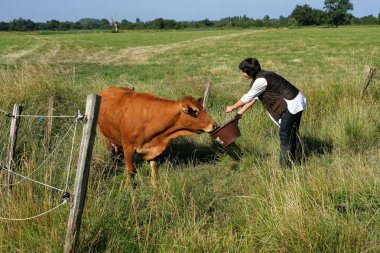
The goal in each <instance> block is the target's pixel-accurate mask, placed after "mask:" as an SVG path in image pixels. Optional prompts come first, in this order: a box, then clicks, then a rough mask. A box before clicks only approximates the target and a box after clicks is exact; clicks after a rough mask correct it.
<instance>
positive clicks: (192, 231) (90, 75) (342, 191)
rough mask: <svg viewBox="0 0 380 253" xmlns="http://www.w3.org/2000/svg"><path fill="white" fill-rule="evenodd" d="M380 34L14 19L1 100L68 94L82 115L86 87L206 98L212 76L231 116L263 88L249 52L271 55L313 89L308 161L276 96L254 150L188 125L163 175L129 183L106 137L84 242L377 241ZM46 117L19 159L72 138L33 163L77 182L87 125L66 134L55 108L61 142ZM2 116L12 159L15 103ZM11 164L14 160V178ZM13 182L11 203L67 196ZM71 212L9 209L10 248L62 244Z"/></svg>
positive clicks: (26, 162) (109, 248)
mask: <svg viewBox="0 0 380 253" xmlns="http://www.w3.org/2000/svg"><path fill="white" fill-rule="evenodd" d="M379 45H380V30H379V29H378V27H374V26H371V27H343V28H338V29H321V28H303V29H268V30H220V31H181V32H178V31H165V32H154V31H127V32H122V33H118V34H113V33H57V34H55V33H54V34H39V33H0V60H1V62H2V65H0V94H1V95H0V96H1V99H0V108H1V109H3V110H6V111H11V109H12V106H13V104H14V103H21V104H23V105H24V113H25V114H44V113H46V106H47V99H48V97H49V96H51V95H54V96H55V98H56V103H55V113H56V114H64V115H67V114H69V115H71V114H74V113H75V112H76V111H77V110H78V109H79V110H81V111H82V112H84V105H85V98H86V95H87V94H90V93H97V92H98V91H100V90H101V89H103V88H105V87H107V86H111V85H119V86H133V87H135V89H136V90H138V91H148V92H153V93H155V94H157V95H159V96H163V97H166V98H170V99H180V98H182V97H183V96H185V95H192V96H194V97H200V96H202V95H203V92H204V88H205V86H206V84H207V82H208V81H211V82H212V83H213V86H212V89H211V95H210V98H209V105H208V111H209V114H210V115H211V116H212V117H213V118H214V119H215V120H216V121H218V122H220V123H223V122H226V121H227V120H228V119H230V118H231V117H232V116H231V115H226V114H225V113H224V109H225V107H226V106H227V105H229V104H232V103H234V102H235V101H236V100H237V99H238V98H240V96H241V95H242V94H243V93H244V92H246V91H247V90H248V89H249V84H248V82H247V81H246V80H245V79H243V78H242V77H241V74H240V72H239V70H238V67H237V66H238V64H239V63H240V61H241V60H242V59H244V58H246V57H250V56H253V57H257V58H258V59H259V60H260V62H261V64H262V67H263V68H264V69H268V70H273V71H276V72H278V73H280V74H282V75H283V76H285V77H286V78H287V79H288V80H289V81H291V82H292V83H294V84H295V85H296V86H297V87H298V88H300V90H301V91H302V93H303V94H304V95H305V96H306V97H307V100H308V107H307V110H306V111H305V113H304V115H303V119H302V123H301V138H302V143H303V147H304V160H305V162H304V163H303V164H302V165H301V166H297V167H294V168H292V169H291V170H286V171H283V170H281V169H280V168H279V167H278V152H279V140H278V129H277V128H276V127H275V126H274V125H273V123H272V122H271V121H270V119H269V118H268V117H267V115H266V112H265V111H264V110H263V108H262V106H261V105H255V106H254V108H252V109H251V110H249V111H247V112H246V114H245V115H244V117H243V119H242V120H241V121H240V123H239V124H240V129H241V132H242V136H241V137H240V138H239V139H238V140H237V141H236V144H237V146H238V147H239V148H240V150H241V151H240V159H239V160H234V159H233V157H232V156H230V155H229V154H231V150H230V151H228V150H223V149H222V148H220V147H219V146H218V144H216V143H215V142H213V141H212V140H211V139H210V137H209V136H208V135H200V136H195V137H182V138H178V139H176V140H173V141H172V142H171V145H170V147H169V149H168V151H167V152H166V153H165V158H164V159H162V161H161V163H160V170H159V173H160V177H159V180H158V186H157V187H156V188H154V187H152V186H151V185H150V182H149V175H150V168H149V165H148V164H147V163H144V162H142V161H139V162H138V164H137V166H138V173H137V177H136V182H137V187H136V188H134V189H132V188H128V189H126V188H125V187H124V180H125V168H124V164H123V163H122V162H118V163H117V162H115V161H112V160H111V159H110V156H109V154H108V151H107V149H106V147H105V146H104V144H103V143H102V141H101V138H100V137H97V139H96V145H95V149H94V153H93V160H92V166H91V175H90V182H89V190H88V196H87V200H86V207H85V210H84V215H83V224H82V228H81V234H80V242H79V251H80V252H378V251H379V250H380V248H379V245H380V232H379V231H380V219H379V217H380V216H379V213H380V201H379V195H380V188H379V183H380V177H379V168H380V166H379V164H380V153H379V152H380V145H379V144H380V139H379V136H380V135H379V134H380V123H379V122H380V104H379V99H380V81H379V79H374V80H373V81H372V82H371V84H370V86H369V88H368V90H367V92H366V94H364V96H362V85H363V83H364V81H365V78H366V76H367V73H368V70H369V67H375V68H377V69H379V67H380V60H379V59H380V47H379ZM377 76H378V73H377ZM0 116H1V115H0ZM45 124H46V122H45V121H43V122H38V121H37V120H36V119H23V121H22V123H21V130H20V134H19V142H18V145H17V161H18V166H17V169H18V170H19V171H20V172H23V173H24V174H28V173H30V172H32V171H33V170H35V169H36V168H37V167H38V166H39V165H40V164H41V163H42V162H43V161H44V160H45V159H46V158H47V154H49V153H50V151H51V150H52V149H53V148H54V147H56V146H58V148H57V150H56V153H54V154H53V155H52V156H51V158H50V159H49V160H48V162H46V164H44V165H43V166H42V167H41V168H40V169H39V170H38V171H37V172H36V173H35V174H33V177H34V178H36V179H38V180H41V181H44V182H48V183H50V184H52V185H55V186H58V187H64V185H65V179H66V174H67V170H66V166H67V162H68V159H69V153H70V147H71V146H70V145H71V137H72V132H69V134H68V135H67V136H68V137H67V138H64V139H63V141H62V142H60V141H61V140H62V138H63V136H64V134H65V133H66V132H67V131H68V130H69V129H70V127H71V126H72V124H73V122H72V121H70V120H55V121H54V127H53V138H52V143H51V145H50V147H49V146H46V144H45V143H44V142H43V135H44V130H45V127H46V125H45ZM81 124H82V123H81ZM81 124H80V125H79V129H78V130H77V133H78V134H79V135H80V133H81V129H80V126H81ZM0 125H1V127H2V129H4V130H3V131H2V134H1V136H0V140H1V143H0V148H1V160H2V161H4V160H5V156H6V145H7V138H8V131H9V119H8V118H7V117H5V115H4V117H0ZM76 143H78V144H79V138H77V140H76ZM77 146H78V145H77ZM235 148H236V147H235ZM49 150H50V151H49ZM75 151H76V152H75V156H74V162H73V166H74V168H75V164H76V159H77V157H76V156H77V149H76V150H75ZM71 174H72V175H71V178H70V187H71V188H70V189H72V186H73V179H74V174H75V171H72V172H71ZM5 176H6V175H5V173H3V172H0V179H1V181H0V183H2V182H4V178H5ZM15 180H17V178H16V179H15ZM0 189H1V194H2V196H3V198H2V200H1V201H0V217H16V218H17V217H27V216H33V215H35V214H38V213H41V212H43V211H45V210H48V209H49V208H51V207H54V206H55V205H57V204H59V203H60V202H61V199H60V193H59V192H56V191H54V190H49V189H47V188H45V187H42V186H38V185H35V184H33V183H31V182H26V181H25V182H21V183H20V184H18V185H16V186H15V187H14V190H13V192H12V194H11V195H7V194H6V192H5V191H4V186H3V185H1V188H0ZM68 214H69V206H68V205H66V206H64V207H62V208H60V209H58V210H56V211H54V212H52V213H50V214H48V215H46V216H43V217H41V218H39V219H36V220H31V221H25V222H15V221H6V222H5V221H0V252H62V249H63V243H64V238H65V232H66V222H67V218H68ZM47 239H48V240H47Z"/></svg>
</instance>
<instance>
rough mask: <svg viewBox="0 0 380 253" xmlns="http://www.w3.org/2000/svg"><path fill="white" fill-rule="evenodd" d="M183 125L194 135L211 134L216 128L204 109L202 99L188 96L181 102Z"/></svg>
mask: <svg viewBox="0 0 380 253" xmlns="http://www.w3.org/2000/svg"><path fill="white" fill-rule="evenodd" d="M181 114H182V115H181V125H183V126H184V127H185V128H186V129H187V130H190V131H192V132H194V133H203V132H211V131H212V130H213V129H214V127H215V122H214V121H213V119H212V118H211V117H210V116H208V115H207V113H206V112H205V110H203V107H202V98H199V99H194V98H192V97H191V96H186V97H185V98H184V99H182V100H181Z"/></svg>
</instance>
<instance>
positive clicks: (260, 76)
mask: <svg viewBox="0 0 380 253" xmlns="http://www.w3.org/2000/svg"><path fill="white" fill-rule="evenodd" d="M239 69H240V70H241V71H242V72H243V76H244V77H245V78H246V79H252V83H251V89H250V90H249V91H248V92H247V93H246V94H244V95H243V96H242V97H241V99H239V100H238V101H237V102H236V103H235V104H234V105H231V106H227V108H226V112H227V113H228V112H231V111H233V110H235V109H237V108H239V107H241V109H240V110H239V111H238V112H237V114H236V116H235V117H236V118H238V119H240V118H241V117H242V114H243V113H244V112H245V111H246V110H247V109H248V108H250V107H251V106H252V105H253V104H254V103H255V102H256V101H257V100H260V101H261V103H262V104H263V106H264V107H265V109H266V110H267V111H268V114H269V116H270V118H271V119H272V120H273V122H274V123H275V124H276V125H277V126H278V127H280V165H281V167H288V166H290V165H291V163H294V162H297V161H296V147H297V143H299V137H298V130H299V126H300V122H301V116H302V111H303V110H305V108H306V98H305V97H304V96H303V95H302V94H301V92H300V91H299V90H298V89H297V88H296V87H295V86H294V85H292V84H291V83H290V82H288V81H287V80H286V79H285V78H283V77H282V76H280V75H278V74H276V73H274V72H271V71H266V70H262V69H261V66H260V63H259V61H258V60H257V59H255V58H247V59H245V60H243V61H242V62H241V63H240V65H239Z"/></svg>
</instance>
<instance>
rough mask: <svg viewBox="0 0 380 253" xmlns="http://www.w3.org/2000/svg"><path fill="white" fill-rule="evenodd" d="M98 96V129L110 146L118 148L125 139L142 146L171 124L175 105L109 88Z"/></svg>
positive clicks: (149, 96) (145, 94)
mask: <svg viewBox="0 0 380 253" xmlns="http://www.w3.org/2000/svg"><path fill="white" fill-rule="evenodd" d="M99 95H100V96H101V97H102V103H101V106H100V112H99V119H98V125H99V128H100V130H101V132H102V134H103V135H104V136H105V137H106V138H108V139H109V140H110V141H111V143H113V144H116V145H119V146H121V145H122V139H123V138H124V139H128V141H129V142H130V143H131V144H136V145H142V144H143V143H144V142H146V141H147V140H149V139H150V138H151V137H152V136H154V135H156V134H157V132H160V131H161V129H165V128H167V127H169V126H170V125H172V124H173V122H172V119H171V118H172V113H170V111H171V108H172V107H173V105H174V104H175V102H174V101H169V100H166V99H162V98H159V97H156V96H154V95H151V94H149V93H139V92H134V91H133V90H131V89H128V88H118V87H110V88H108V89H106V90H104V91H102V92H101V93H100V94H99Z"/></svg>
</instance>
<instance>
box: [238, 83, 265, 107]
mask: <svg viewBox="0 0 380 253" xmlns="http://www.w3.org/2000/svg"><path fill="white" fill-rule="evenodd" d="M267 85H268V83H267V80H266V79H265V78H263V77H260V78H257V79H256V80H255V81H254V82H253V84H252V88H251V89H250V90H249V91H248V92H247V93H246V94H244V95H243V96H242V97H241V101H242V102H243V103H244V104H247V103H249V102H251V101H252V100H253V99H257V96H259V95H260V94H261V93H263V92H264V91H265V89H266V88H267Z"/></svg>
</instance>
